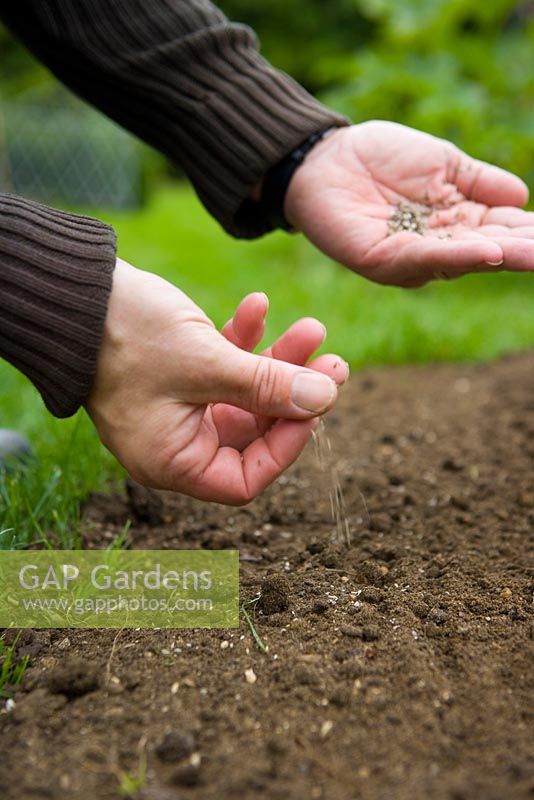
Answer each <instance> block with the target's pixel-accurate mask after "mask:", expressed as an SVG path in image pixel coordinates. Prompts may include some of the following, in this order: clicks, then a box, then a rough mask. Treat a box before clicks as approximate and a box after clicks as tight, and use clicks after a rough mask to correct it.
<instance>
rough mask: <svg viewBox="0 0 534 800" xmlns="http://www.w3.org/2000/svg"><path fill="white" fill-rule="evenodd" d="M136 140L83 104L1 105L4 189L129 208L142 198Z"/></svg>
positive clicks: (69, 202)
mask: <svg viewBox="0 0 534 800" xmlns="http://www.w3.org/2000/svg"><path fill="white" fill-rule="evenodd" d="M141 182H142V181H141V159H140V156H139V150H138V147H137V143H136V142H135V140H134V139H133V138H132V137H131V136H130V135H129V134H127V133H125V132H124V131H123V130H121V129H120V128H119V127H118V126H116V125H115V124H113V123H112V122H110V121H109V120H107V119H106V118H105V117H102V116H101V115H100V114H98V113H97V112H95V111H93V110H92V109H90V108H87V107H85V106H82V105H81V104H80V106H78V105H72V107H65V108H62V107H56V106H47V105H40V104H33V103H27V102H9V103H3V104H2V105H1V107H0V191H3V192H12V193H14V194H19V195H22V196H24V197H29V198H32V199H35V200H40V201H42V202H46V203H54V202H56V203H63V204H67V205H70V206H93V207H109V208H125V207H126V208H128V207H132V206H136V205H138V204H139V203H140V200H141Z"/></svg>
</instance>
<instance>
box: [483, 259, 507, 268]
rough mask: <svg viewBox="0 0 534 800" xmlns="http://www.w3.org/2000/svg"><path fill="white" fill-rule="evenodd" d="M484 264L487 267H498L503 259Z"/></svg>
mask: <svg viewBox="0 0 534 800" xmlns="http://www.w3.org/2000/svg"><path fill="white" fill-rule="evenodd" d="M486 264H487V265H488V266H489V267H500V266H501V264H504V258H501V260H500V261H486Z"/></svg>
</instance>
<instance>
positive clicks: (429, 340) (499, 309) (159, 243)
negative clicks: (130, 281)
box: [0, 185, 534, 549]
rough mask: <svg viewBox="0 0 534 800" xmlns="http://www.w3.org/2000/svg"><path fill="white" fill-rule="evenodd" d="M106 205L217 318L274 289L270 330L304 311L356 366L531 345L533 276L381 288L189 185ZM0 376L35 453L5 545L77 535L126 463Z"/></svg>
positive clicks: (15, 497) (140, 246) (11, 498)
mask: <svg viewBox="0 0 534 800" xmlns="http://www.w3.org/2000/svg"><path fill="white" fill-rule="evenodd" d="M99 213H100V216H101V217H104V218H106V219H107V220H109V221H110V222H111V223H112V224H113V225H114V226H115V227H116V229H117V232H118V234H119V242H120V253H121V255H122V257H123V258H126V259H127V260H129V261H130V262H131V263H133V264H135V265H136V266H138V267H141V268H144V269H148V270H153V271H154V272H158V273H159V274H161V275H163V276H164V277H166V278H168V279H169V280H171V281H173V282H175V283H176V284H177V285H178V286H180V288H182V289H183V290H184V291H186V292H187V293H189V294H190V295H191V296H192V297H193V299H194V300H195V301H196V302H197V303H198V304H199V305H201V306H202V307H203V308H204V309H205V310H206V312H207V313H208V314H209V315H210V316H211V317H212V319H213V320H214V321H215V322H216V323H217V324H218V325H220V324H222V323H223V322H224V321H225V320H226V319H227V318H228V317H229V316H230V315H231V313H232V310H233V308H234V307H235V306H236V304H237V302H238V301H239V299H240V298H241V297H242V296H243V295H244V294H246V293H247V292H250V291H255V290H262V291H265V292H267V294H268V295H269V297H270V300H271V306H270V309H271V310H270V319H269V325H268V331H267V338H272V337H273V336H276V335H278V334H279V333H280V332H281V331H282V330H283V329H284V328H285V327H286V326H287V325H289V324H290V323H291V322H292V321H294V320H295V319H297V318H298V317H299V316H303V315H313V316H317V317H318V318H319V319H321V321H322V322H324V323H325V325H326V326H327V328H328V339H327V343H326V348H327V349H328V350H331V351H335V352H338V353H340V354H341V355H342V356H343V357H344V358H345V359H347V360H348V361H349V362H350V364H351V365H352V367H353V368H358V367H362V366H365V365H371V364H373V365H376V364H401V363H406V362H429V361H444V360H480V359H490V358H494V357H496V356H498V355H500V354H502V353H505V352H508V351H512V350H519V349H527V348H529V347H532V346H533V345H534V314H533V313H532V304H533V300H534V282H533V281H532V277H531V276H530V275H481V276H472V277H469V278H463V279H462V280H460V281H457V282H454V283H439V284H438V283H436V284H433V285H431V286H428V287H426V288H424V289H420V290H418V291H416V292H406V291H402V290H400V289H386V288H384V287H381V286H375V285H372V284H370V283H368V282H366V281H364V280H363V279H361V278H359V277H357V276H355V275H352V274H350V273H349V272H348V271H347V270H344V269H343V268H341V267H339V266H337V265H335V264H332V263H331V262H329V261H328V259H326V258H325V257H323V256H322V255H321V254H319V253H318V252H316V251H315V250H314V249H313V248H312V247H310V246H309V245H308V244H307V243H306V242H305V241H304V240H303V239H302V237H292V236H288V235H286V234H282V233H277V234H273V235H271V236H267V237H265V238H264V239H262V240H259V241H256V242H240V241H236V240H233V239H231V238H229V237H228V236H227V235H225V234H224V233H223V232H222V231H221V230H220V228H219V227H218V225H217V224H216V223H215V222H214V221H213V220H212V219H211V218H210V217H209V216H208V215H207V213H206V212H205V211H204V210H203V209H202V207H201V206H200V204H199V203H198V201H197V200H196V198H195V197H194V196H193V194H192V192H191V190H190V189H189V188H187V187H185V186H182V185H177V186H176V185H173V186H168V187H165V188H163V189H160V190H159V191H158V192H157V193H156V194H154V196H153V197H152V199H151V200H150V202H149V203H148V205H147V206H146V207H145V208H143V209H142V210H140V211H136V212H132V213H116V212H114V213H105V212H99ZM0 382H1V385H2V389H3V391H2V396H1V399H0V419H1V425H2V426H3V427H15V428H17V429H19V430H21V431H23V432H25V433H26V434H27V435H28V436H29V438H30V439H31V441H32V442H33V444H34V447H35V450H36V452H37V455H38V457H39V462H38V464H37V465H36V466H33V467H30V468H28V470H27V473H26V475H25V477H24V480H20V479H19V477H18V476H13V475H12V476H6V475H4V476H3V478H1V479H0V549H1V548H3V547H4V548H5V547H16V546H17V547H20V546H24V545H25V544H27V543H28V542H29V541H31V540H33V539H34V538H41V539H43V540H45V541H52V543H53V544H55V545H56V546H57V545H58V544H59V545H60V546H64V547H65V546H75V545H76V544H77V543H78V539H77V521H78V516H79V503H80V501H81V500H82V499H83V498H84V497H85V496H86V495H87V494H88V493H89V492H90V491H92V490H95V489H97V488H103V487H104V486H105V485H106V483H107V482H109V481H110V480H112V479H113V478H116V477H118V476H119V475H120V470H119V469H118V468H117V466H116V464H115V462H114V461H113V459H112V458H111V457H110V456H109V455H108V454H107V453H106V452H105V451H104V449H103V448H102V447H101V446H100V444H99V442H98V440H97V438H96V435H95V434H94V432H93V431H92V429H91V426H90V423H89V422H88V421H87V419H86V418H85V415H84V414H83V413H81V414H79V415H77V416H76V417H75V418H73V419H71V420H67V421H64V420H63V421H58V420H54V419H53V418H52V417H50V416H49V415H48V414H47V413H46V412H45V410H44V407H43V405H42V403H41V401H40V399H39V397H38V395H37V393H36V391H35V390H34V389H33V387H32V386H31V385H30V384H29V383H28V382H27V381H26V380H25V379H24V378H23V377H22V376H20V375H18V374H17V373H16V372H15V370H13V369H12V368H11V367H10V366H8V365H6V364H3V363H2V364H0Z"/></svg>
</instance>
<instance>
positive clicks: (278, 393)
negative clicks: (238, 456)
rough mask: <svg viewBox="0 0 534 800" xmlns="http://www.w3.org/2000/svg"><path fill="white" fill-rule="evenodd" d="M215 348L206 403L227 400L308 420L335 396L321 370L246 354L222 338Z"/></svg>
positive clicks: (257, 410) (259, 411) (269, 413)
mask: <svg viewBox="0 0 534 800" xmlns="http://www.w3.org/2000/svg"><path fill="white" fill-rule="evenodd" d="M221 339H222V337H221ZM218 350H219V353H218V356H219V357H218V358H217V360H216V362H215V364H216V365H215V367H214V369H215V372H216V374H215V375H213V376H212V377H213V381H210V384H211V387H212V391H211V392H210V397H209V398H207V397H206V398H204V401H205V402H212V403H213V402H220V403H229V404H230V405H233V406H237V407H238V408H242V409H244V410H245V411H251V412H252V413H254V414H263V415H266V416H269V417H280V418H283V419H309V418H310V417H314V416H317V415H318V414H323V413H324V412H325V411H328V410H329V409H330V408H332V406H333V405H334V403H335V401H336V399H337V386H336V384H335V382H334V381H333V380H332V379H331V378H329V377H328V376H327V375H324V374H323V373H321V372H315V371H314V370H311V369H306V367H300V366H295V365H293V364H288V363H287V362H285V361H279V360H277V359H275V358H269V357H267V356H260V355H255V354H253V353H247V352H246V351H244V350H241V349H239V348H238V347H235V346H234V345H232V344H231V343H230V342H227V341H225V340H222V341H221V343H220V347H219V348H218Z"/></svg>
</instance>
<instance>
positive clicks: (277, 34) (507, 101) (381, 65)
mask: <svg viewBox="0 0 534 800" xmlns="http://www.w3.org/2000/svg"><path fill="white" fill-rule="evenodd" d="M221 5H222V7H223V8H224V10H225V12H226V13H227V14H228V15H229V16H230V17H231V18H233V19H238V20H241V21H244V22H247V23H249V24H251V25H252V26H253V27H254V28H255V29H256V30H257V32H258V33H259V35H260V38H261V41H262V43H263V50H264V53H265V55H266V56H267V57H268V58H270V59H271V60H272V61H273V63H275V64H276V65H277V66H279V67H281V68H283V69H285V70H287V71H288V72H290V73H291V74H292V75H293V76H294V77H295V78H297V80H299V81H300V82H302V83H303V84H304V85H305V86H307V87H308V88H309V89H310V90H311V91H313V92H318V93H319V94H320V95H321V97H322V99H324V100H325V101H326V102H327V103H328V104H329V105H332V106H335V107H336V108H337V109H339V110H340V111H343V112H344V113H346V114H347V115H348V116H350V117H351V118H352V119H353V120H354V121H355V122H362V121H364V120H368V119H391V120H395V121H396V122H402V123H404V124H406V125H411V126H413V127H416V128H420V129H422V130H426V131H428V132H430V133H433V134H436V135H438V136H443V137H444V138H447V139H451V140H452V141H454V142H455V143H456V144H458V145H459V146H460V147H462V148H463V149H465V150H467V151H468V152H469V153H471V154H473V155H475V156H477V157H479V158H483V159H486V160H488V161H492V162H495V163H497V164H500V165H501V166H504V167H506V168H508V169H511V170H513V171H514V172H517V173H518V174H520V175H521V176H522V177H523V178H524V179H525V180H527V182H528V183H529V184H531V185H532V184H534V69H533V59H532V53H533V49H534V4H533V3H531V2H526V3H525V2H524V3H518V2H517V0H489V2H483V0H482V2H481V0H329V1H328V2H324V0H255V1H254V2H251V0H223V1H222V4H221Z"/></svg>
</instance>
